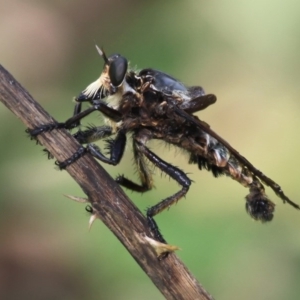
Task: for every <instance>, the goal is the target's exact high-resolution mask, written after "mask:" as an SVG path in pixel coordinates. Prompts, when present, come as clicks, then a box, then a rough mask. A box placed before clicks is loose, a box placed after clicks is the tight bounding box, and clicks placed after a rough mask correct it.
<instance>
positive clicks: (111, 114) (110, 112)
mask: <svg viewBox="0 0 300 300" xmlns="http://www.w3.org/2000/svg"><path fill="white" fill-rule="evenodd" d="M80 104H81V103H79V104H78V106H77V105H76V106H75V110H74V113H75V115H73V116H72V117H71V118H69V119H68V120H67V121H65V122H60V123H50V124H45V125H42V126H39V127H36V128H34V129H27V130H26V132H27V133H29V135H30V136H31V137H32V138H35V137H36V136H38V135H39V134H41V133H42V132H47V131H52V130H53V129H61V128H65V129H72V128H74V127H76V126H78V125H79V124H80V120H81V119H83V118H84V117H86V116H88V115H89V114H91V113H92V112H94V111H100V112H101V113H103V114H104V115H105V116H107V117H108V118H110V119H111V120H113V121H115V122H119V121H120V120H121V117H122V115H121V113H120V112H119V111H117V110H115V109H113V108H111V107H108V106H107V104H106V103H104V102H101V101H98V100H97V101H94V103H93V106H91V107H89V108H88V109H86V110H84V111H82V112H79V111H80V110H81V106H80ZM76 113H77V114H76Z"/></svg>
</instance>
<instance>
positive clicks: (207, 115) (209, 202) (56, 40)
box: [0, 0, 300, 300]
mask: <svg viewBox="0 0 300 300" xmlns="http://www.w3.org/2000/svg"><path fill="white" fill-rule="evenodd" d="M0 5H1V10H0V38H1V46H0V54H1V56H0V57H1V64H2V65H3V66H4V67H5V68H7V69H8V70H9V71H10V72H11V73H12V74H13V75H14V76H15V78H16V79H17V80H19V81H20V82H21V83H22V85H23V86H24V87H25V88H27V89H28V91H29V92H30V93H31V94H32V95H33V96H34V97H35V98H36V99H37V100H38V101H39V102H40V103H41V104H42V105H43V107H44V108H45V109H46V110H48V111H49V112H50V113H51V114H52V115H53V116H54V117H55V118H56V119H57V120H65V119H66V118H67V117H69V116H70V115H71V113H72V110H73V103H72V98H73V97H74V96H76V95H77V94H78V93H79V92H80V91H81V90H82V89H83V88H85V87H86V86H87V84H88V83H90V82H91V81H93V80H95V79H96V78H97V76H99V74H100V72H101V68H102V64H103V62H102V61H101V59H100V58H99V55H98V54H97V52H96V50H95V47H94V45H95V43H97V44H98V45H99V46H103V47H104V48H105V50H106V52H107V53H108V54H111V53H115V52H119V53H121V54H122V55H124V56H125V57H127V58H128V59H129V60H130V61H131V66H132V67H136V66H137V67H138V68H146V67H153V68H156V69H159V70H163V71H165V72H167V73H170V74H172V75H173V76H174V77H176V78H179V79H180V80H182V81H183V82H184V83H186V84H189V85H202V86H203V87H204V88H205V90H206V91H207V92H208V93H214V94H216V95H217V97H218V102H217V103H216V104H215V105H213V106H211V107H209V108H208V109H207V110H206V111H203V112H201V113H200V114H199V116H200V118H201V119H203V120H205V121H206V122H208V123H209V124H210V125H211V126H212V128H213V129H214V130H215V131H216V132H218V133H219V134H220V135H221V136H222V137H224V138H225V139H227V140H228V141H229V142H230V143H231V144H232V145H233V146H234V147H235V148H237V149H238V151H239V152H240V153H242V154H243V155H244V156H246V157H247V158H248V159H249V160H250V161H251V162H252V163H253V164H254V165H255V166H257V167H258V168H260V169H261V170H262V171H263V172H265V173H266V174H267V175H268V176H270V177H271V178H273V179H274V180H275V181H277V182H278V183H280V185H281V186H282V187H283V189H284V191H285V192H286V194H287V195H288V196H289V197H290V198H291V199H293V200H294V201H296V202H298V203H300V197H299V194H300V184H299V161H298V155H299V152H300V142H299V138H298V136H299V133H297V131H298V129H299V128H300V118H299V114H300V102H299V95H300V89H299V80H300V71H299V69H300V60H299V53H300V3H299V1H296V0H287V1H279V0H272V1H271V0H269V1H264V0H263V1H258V0H256V1H245V0H242V1H233V0H224V1H192V0H187V1H175V0H173V1H164V2H163V1H134V0H131V1H121V0H120V1H115V0H111V1H100V0H98V1H95V0H90V1H83V0H72V1H41V0H39V1H29V0H11V1H5V0H1V1H0ZM100 119H101V118H99V116H97V114H95V116H92V117H91V118H89V119H88V120H86V124H88V123H99V122H100ZM24 130H25V128H24V125H23V124H21V122H20V121H18V120H17V119H16V118H15V117H14V116H13V115H12V114H11V112H9V111H8V110H7V109H6V108H5V107H4V106H3V105H0V141H1V147H0V180H1V188H0V201H1V202H0V204H1V209H0V235H1V236H0V241H1V246H0V298H1V299H163V297H162V295H161V294H160V293H159V292H158V290H157V289H156V288H155V286H154V285H153V284H152V283H151V282H150V280H149V279H148V278H147V276H146V275H145V274H144V273H143V272H142V270H141V269H140V268H139V267H138V266H137V264H136V263H135V261H134V260H133V259H132V258H131V257H130V255H129V254H128V253H127V252H126V250H124V249H123V247H122V246H121V245H120V243H119V242H118V240H117V239H116V238H115V237H114V236H113V235H112V233H111V232H110V231H109V230H108V229H107V228H105V226H104V225H103V224H102V223H101V222H100V221H97V222H96V223H95V224H94V225H93V227H92V229H91V231H90V232H89V231H88V218H89V216H88V214H87V213H86V212H85V210H84V205H81V204H76V203H74V202H72V201H70V200H67V199H66V198H64V197H63V196H62V195H63V194H72V195H76V196H83V192H82V191H81V190H80V188H79V187H78V186H77V185H76V184H75V183H74V181H73V180H72V179H71V178H70V176H68V174H67V173H66V172H59V171H57V170H56V169H55V167H54V161H48V160H47V159H46V156H45V155H43V152H42V147H40V146H36V145H35V143H34V142H31V141H30V140H29V139H28V138H27V136H26V134H25V132H24ZM151 148H152V149H155V151H156V153H157V154H159V155H160V156H161V157H163V158H164V159H166V160H167V161H170V162H174V163H175V164H176V165H177V166H180V167H181V168H182V169H184V170H185V171H186V172H188V173H189V174H190V178H191V179H192V180H193V181H194V184H193V185H192V188H191V190H190V192H189V193H188V195H187V197H186V199H183V200H181V201H180V202H179V203H178V205H176V206H174V207H172V208H171V209H170V210H169V211H166V212H164V213H162V214H161V215H159V216H158V217H156V220H157V221H158V224H159V226H160V228H161V230H162V232H163V233H164V235H165V237H166V239H167V240H168V241H169V242H170V243H171V244H175V245H178V246H179V247H180V248H181V249H182V250H181V251H178V253H177V254H178V256H180V258H181V259H182V260H183V261H184V262H185V263H186V264H187V266H188V267H189V268H190V270H191V271H192V273H194V274H195V276H196V277H197V278H198V279H199V281H200V282H201V283H202V284H203V286H204V287H205V288H206V289H207V290H208V291H209V292H210V293H211V294H212V295H214V297H215V298H216V299H226V300H227V299H244V300H248V299H249V300H250V299H259V300H261V299H273V300H276V299H299V294H300V284H299V282H300V236H299V228H300V214H299V212H297V211H296V210H294V209H293V208H292V207H290V206H288V205H283V203H282V201H281V200H280V199H278V198H277V197H276V196H275V195H274V193H273V192H272V191H271V190H270V189H267V193H268V194H269V196H270V198H271V199H272V200H273V201H274V202H275V203H276V205H277V206H276V215H275V219H274V220H273V221H272V223H270V224H265V225H262V224H260V223H257V222H254V221H252V220H251V219H250V217H249V216H247V215H246V213H245V209H244V205H245V201H244V197H245V195H246V194H247V193H248V191H247V190H246V189H244V188H243V187H241V186H240V185H239V184H237V183H236V182H234V181H233V180H231V179H228V178H225V177H224V178H220V179H217V180H216V179H214V178H213V176H212V175H211V174H209V173H208V172H200V171H199V170H197V168H196V167H195V166H190V165H188V164H187V157H186V156H185V155H182V153H181V152H180V151H179V150H176V149H172V148H169V147H168V146H165V145H163V144H162V143H151ZM131 159H132V157H131V155H130V151H127V153H126V155H125V158H124V159H123V161H122V163H121V164H120V166H118V167H108V166H105V168H106V169H107V170H108V171H109V172H110V174H112V176H116V175H117V174H118V173H126V174H128V175H129V176H130V177H131V178H136V174H135V173H134V171H133V170H132V160H131ZM155 180H156V189H154V190H153V191H151V192H149V193H147V194H144V195H142V196H141V195H139V194H134V193H131V192H129V193H128V195H129V196H130V197H131V199H132V200H133V201H134V203H136V204H137V205H138V206H139V207H140V208H141V210H142V211H145V209H146V208H147V207H149V206H151V205H153V204H155V203H157V202H158V201H159V200H160V199H162V198H163V197H166V196H167V195H170V193H173V192H175V191H177V190H178V185H177V184H176V183H174V182H173V181H172V180H169V178H166V177H165V176H161V174H160V172H158V171H157V174H156V176H155Z"/></svg>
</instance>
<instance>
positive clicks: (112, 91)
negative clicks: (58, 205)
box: [28, 47, 300, 242]
mask: <svg viewBox="0 0 300 300" xmlns="http://www.w3.org/2000/svg"><path fill="white" fill-rule="evenodd" d="M97 50H98V52H99V54H100V55H101V57H102V58H103V60H104V67H103V70H102V73H101V75H100V77H99V78H98V79H97V80H96V81H95V82H93V83H91V84H90V85H89V86H88V87H87V88H86V89H85V90H83V91H82V92H81V93H80V95H79V96H78V97H77V98H76V99H75V100H76V105H75V109H74V115H73V116H72V117H71V118H69V119H68V120H67V121H66V122H62V123H54V124H46V125H43V126H41V127H38V128H34V129H29V130H28V132H29V134H30V135H31V136H32V137H36V136H37V135H39V134H40V133H42V132H46V131H50V130H53V129H59V128H66V129H72V128H75V127H78V126H79V125H80V121H81V120H82V119H83V118H84V117H86V116H87V115H89V114H90V113H92V112H94V111H100V112H101V113H102V114H103V115H104V116H105V118H107V119H108V121H109V125H105V126H90V127H88V128H87V129H85V130H78V131H77V132H76V133H75V134H74V135H73V136H74V137H75V139H76V140H77V141H78V142H79V143H80V144H86V147H83V146H81V147H80V148H79V149H78V151H77V152H76V153H74V155H73V156H72V157H70V158H69V159H68V160H66V161H64V162H61V163H58V165H59V167H60V168H61V169H64V168H66V167H67V166H68V165H70V164H72V163H73V162H74V161H76V160H77V159H79V158H80V157H81V156H82V155H84V154H85V153H87V152H88V153H90V154H91V155H93V156H94V157H95V158H97V159H99V160H100V161H102V162H104V163H108V164H111V165H117V164H118V163H119V162H120V161H121V159H122V156H123V153H124V149H125V146H126V140H127V136H128V135H129V134H131V138H132V149H133V156H134V162H135V165H136V168H137V171H138V175H139V179H140V183H135V182H133V181H132V180H130V179H128V178H126V177H125V176H124V175H120V176H118V177H117V178H116V182H118V183H119V184H120V185H122V186H123V187H125V188H127V189H130V190H133V191H136V192H141V193H143V192H146V191H149V190H151V188H152V187H153V179H152V174H151V172H150V170H149V165H148V164H149V162H150V163H152V164H153V165H154V166H155V167H157V168H158V169H160V170H161V171H162V172H164V173H166V174H167V175H169V176H170V177H171V178H172V179H174V180H175V181H177V183H178V184H179V185H180V186H181V189H180V190H179V191H178V192H176V193H175V194H173V195H171V196H169V197H167V198H166V199H163V200H162V201H160V202H159V203H158V204H156V205H154V206H153V207H150V208H149V209H148V210H147V212H146V215H147V220H148V224H149V227H150V229H151V231H152V232H153V234H154V236H155V237H156V239H157V240H159V241H161V242H165V240H164V238H163V236H162V235H161V233H160V231H159V229H158V226H157V224H156V222H155V221H154V219H153V217H154V216H155V215H156V214H158V213H160V212H161V211H163V210H164V209H166V208H169V207H170V206H171V205H172V204H174V203H176V202H177V201H178V200H180V199H181V198H182V197H184V196H185V195H186V193H187V192H188V190H189V187H190V185H191V180H190V179H189V178H188V176H187V175H186V174H185V173H184V172H183V171H182V170H181V169H179V168H177V167H175V166H173V165H172V164H170V163H168V162H166V161H164V160H162V159H161V158H159V157H158V156H157V155H156V154H155V153H153V152H152V151H151V150H150V149H149V148H148V147H147V143H148V142H149V141H150V140H152V139H158V140H163V141H165V142H167V143H169V144H172V145H175V146H177V147H179V148H181V149H184V150H186V151H187V152H188V153H189V163H191V164H196V165H198V167H199V169H200V170H202V169H206V170H208V171H211V172H212V174H213V175H214V176H215V177H218V176H220V175H226V176H229V177H231V178H232V179H234V180H236V181H237V182H239V183H240V184H242V185H243V186H244V187H246V188H248V189H249V191H250V192H249V194H248V195H247V196H246V211H247V212H248V214H249V215H250V216H251V217H252V218H253V219H255V220H259V221H262V222H268V221H271V220H272V218H273V213H274V209H275V204H274V203H273V202H272V201H270V200H269V198H268V197H267V195H266V194H265V188H264V185H263V184H265V185H267V186H269V187H270V188H271V189H272V190H273V191H274V192H275V194H276V195H277V196H278V197H279V198H281V199H282V200H283V202H287V203H289V204H290V205H292V206H293V207H295V208H297V209H300V206H299V205H297V204H296V203H294V202H292V201H291V200H290V199H289V198H288V197H287V196H285V194H284V193H283V191H282V190H281V188H280V186H279V185H278V184H277V183H275V182H274V181H273V180H272V179H270V178H269V177H267V176H266V175H264V174H263V173H262V172H261V171H259V170H258V169H256V168H255V167H254V166H253V165H252V164H251V163H250V162H249V161H248V160H247V159H246V158H245V157H243V156H242V155H240V154H239V153H238V152H237V151H236V150H235V149H234V148H233V147H231V146H230V144H229V143H228V142H226V141H225V140H224V139H223V138H221V137H220V136H219V135H218V134H216V133H215V132H214V131H213V130H212V129H211V128H210V126H209V125H208V124H207V123H205V122H203V121H202V120H200V119H199V118H198V117H197V116H195V115H194V113H195V112H198V111H201V110H203V109H205V108H207V107H208V106H209V105H211V104H213V103H215V102H216V96H215V95H212V94H205V92H204V90H203V88H202V87H199V86H192V87H187V86H185V85H183V84H182V83H181V82H180V81H178V80H176V79H174V78H173V77H171V76H169V75H168V74H165V73H163V72H161V71H158V70H154V69H143V70H141V71H139V72H137V71H133V70H130V69H129V68H128V62H127V59H126V58H125V57H123V56H121V55H118V54H115V55H111V56H109V57H107V56H106V54H105V53H104V51H103V50H102V49H99V48H98V47H97ZM83 102H88V103H89V104H90V107H89V108H87V109H86V110H83V111H82V103H83ZM99 139H106V148H107V150H108V155H104V154H103V153H102V152H101V150H100V148H99V147H97V146H96V145H95V144H93V142H94V141H97V140H99Z"/></svg>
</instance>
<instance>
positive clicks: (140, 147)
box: [121, 132, 191, 243]
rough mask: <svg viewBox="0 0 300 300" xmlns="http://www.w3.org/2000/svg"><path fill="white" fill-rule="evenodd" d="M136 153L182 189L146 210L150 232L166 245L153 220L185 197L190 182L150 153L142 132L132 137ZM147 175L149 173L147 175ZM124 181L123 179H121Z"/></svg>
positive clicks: (174, 168)
mask: <svg viewBox="0 0 300 300" xmlns="http://www.w3.org/2000/svg"><path fill="white" fill-rule="evenodd" d="M133 139H134V143H135V147H136V151H137V152H138V153H139V154H138V156H141V155H143V156H145V157H146V158H147V159H148V160H149V161H150V162H152V163H153V164H154V165H155V166H156V167H157V168H159V169H160V170H161V171H162V172H164V173H166V174H167V175H169V176H170V177H171V178H173V179H174V180H175V181H177V182H178V183H179V184H180V185H181V186H182V189H181V190H180V191H179V192H177V193H176V194H174V195H172V196H170V197H168V198H166V199H164V200H162V201H161V202H159V203H158V204H156V205H154V206H153V207H150V208H149V209H147V213H146V215H147V220H148V225H149V228H150V229H151V231H152V232H153V234H154V236H155V238H156V239H157V240H158V241H160V242H163V243H166V241H165V239H164V238H163V236H162V234H161V233H160V231H159V228H158V226H157V224H156V222H155V220H154V219H153V217H154V216H155V215H157V214H158V213H160V212H161V211H163V210H164V209H166V208H169V207H170V206H171V205H173V204H174V203H176V202H177V201H178V200H180V199H181V198H182V197H184V196H185V194H186V193H187V192H188V190H189V187H190V185H191V180H190V179H189V178H188V177H187V175H186V174H185V173H184V172H183V171H181V170H180V169H179V168H176V167H174V166H172V165H171V164H169V163H167V162H165V161H164V160H162V159H161V158H159V157H158V156H157V155H156V154H154V153H153V152H152V151H150V150H149V149H148V148H147V147H146V146H145V143H146V139H145V138H144V136H143V132H140V135H139V136H135V137H133ZM148 174H149V173H148ZM122 178H123V180H124V177H122ZM121 184H122V185H125V186H126V184H124V182H121Z"/></svg>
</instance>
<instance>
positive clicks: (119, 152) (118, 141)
mask: <svg viewBox="0 0 300 300" xmlns="http://www.w3.org/2000/svg"><path fill="white" fill-rule="evenodd" d="M99 128H101V127H98V134H100V133H101V130H99ZM104 128H106V126H104ZM94 129H95V130H97V128H94ZM90 133H93V130H92V131H91V132H90ZM103 134H105V131H104V133H103ZM83 136H84V134H83ZM83 136H82V135H81V136H80V138H81V139H82V140H81V141H87V140H88V138H89V137H88V136H85V137H83ZM77 138H79V135H78V136H77ZM107 144H108V145H107V149H108V152H109V155H110V157H109V158H108V157H106V156H105V155H104V154H103V153H102V152H101V151H100V149H99V147H98V146H96V145H95V144H88V145H87V146H86V148H85V147H83V146H81V147H80V148H79V149H78V151H76V152H75V153H74V154H73V155H72V156H71V157H70V158H68V159H67V160H65V161H63V162H57V163H56V164H57V165H58V166H59V168H60V169H65V168H66V167H67V166H69V165H70V164H72V163H74V162H75V161H76V160H78V159H79V158H80V157H82V156H83V155H84V154H85V153H90V154H91V155H92V156H94V157H95V158H97V159H99V160H100V161H102V162H104V163H107V164H110V165H114V166H115V165H117V164H118V163H119V162H120V160H121V159H122V156H123V153H124V150H125V146H126V134H125V133H124V132H123V131H119V132H118V134H117V136H116V138H115V139H114V140H113V139H110V140H107Z"/></svg>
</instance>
